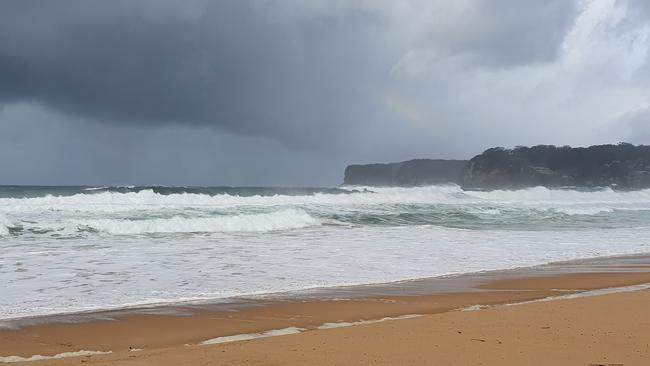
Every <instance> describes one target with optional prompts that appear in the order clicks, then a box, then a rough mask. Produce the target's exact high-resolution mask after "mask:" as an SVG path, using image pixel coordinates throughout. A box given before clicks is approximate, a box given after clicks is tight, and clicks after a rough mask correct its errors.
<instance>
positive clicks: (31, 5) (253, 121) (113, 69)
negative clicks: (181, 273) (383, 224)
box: [0, 0, 571, 150]
mask: <svg viewBox="0 0 650 366" xmlns="http://www.w3.org/2000/svg"><path fill="white" fill-rule="evenodd" d="M560 3H562V4H570V2H566V1H554V2H535V3H534V4H527V5H524V6H522V5H520V4H521V2H519V1H505V2H504V1H500V2H498V3H494V4H492V3H490V4H489V5H488V3H487V2H480V1H479V2H477V4H478V5H476V6H471V7H470V8H468V9H466V10H464V11H463V12H462V13H461V14H460V15H459V16H460V18H459V19H452V21H451V24H452V25H453V26H450V27H446V28H442V29H435V28H434V29H432V30H431V31H430V32H429V35H430V37H429V38H430V40H429V42H433V47H437V46H438V45H439V46H440V47H444V48H448V49H449V50H450V51H449V52H453V53H456V52H461V53H462V52H468V53H473V54H477V55H482V56H481V57H485V58H487V59H489V61H488V62H490V63H503V64H506V65H507V64H509V63H513V62H519V63H523V62H532V61H535V60H546V59H548V58H551V57H552V53H553V50H554V49H555V48H556V47H557V45H558V41H559V40H560V39H561V36H562V33H563V32H564V31H565V28H566V23H567V19H569V18H570V14H571V11H569V10H567V9H570V8H571V6H568V5H564V6H560V5H559V4H560ZM288 9H290V7H288V6H287V4H286V2H284V1H248V0H244V1H217V2H210V1H190V2H187V3H186V2H183V3H174V2H168V1H165V2H157V1H136V2H133V1H111V2H105V1H69V0H68V1H57V2H51V1H29V0H28V1H9V2H3V3H2V5H0V10H1V11H0V14H1V15H0V44H2V46H1V47H0V97H2V98H3V99H4V100H31V101H36V102H40V103H43V104H45V105H48V106H50V107H53V108H55V109H58V110H60V111H63V112H65V113H70V114H74V115H78V116H83V117H86V118H92V119H96V120H102V121H108V122H122V123H129V124H150V125H159V124H167V123H180V124H183V123H190V124H198V125H209V126H216V127H219V128H222V129H225V130H227V131H231V132H236V133H240V134H244V135H251V136H264V137H271V138H274V139H276V140H278V141H281V142H283V143H287V144H289V145H293V146H303V147H310V148H317V149H318V148H323V149H330V150H331V149H335V148H339V147H341V146H345V145H346V144H350V143H353V141H354V138H352V137H351V136H358V135H359V134H360V133H362V131H363V130H364V129H366V128H368V127H371V126H373V122H374V121H369V119H370V118H371V117H374V115H373V113H372V112H369V110H372V109H375V110H377V109H379V110H381V108H382V106H381V105H379V104H377V102H376V95H375V94H374V93H375V92H376V91H377V90H382V89H390V88H391V84H390V83H391V82H392V81H391V80H390V78H389V71H390V68H391V67H392V65H393V63H394V62H395V61H396V60H397V59H398V58H399V56H400V53H402V52H404V51H405V50H406V49H408V47H409V44H410V43H411V42H413V41H412V40H410V39H404V40H403V42H404V44H403V45H392V46H390V47H387V44H385V43H382V42H383V38H385V37H388V36H390V29H389V28H388V27H387V22H388V21H387V20H386V19H385V17H384V18H382V17H381V15H380V14H379V13H378V12H377V11H376V9H373V6H366V7H364V6H354V5H350V4H346V6H341V7H339V8H337V9H338V10H336V11H331V10H329V11H322V9H324V8H323V7H322V5H321V7H317V6H314V9H315V10H314V11H312V12H303V13H300V12H288ZM319 9H320V10H319ZM279 12H280V13H279ZM282 12H284V13H282ZM305 14H307V15H305ZM535 14H537V15H540V16H538V17H534V16H533V15H535ZM398 21H404V19H398ZM448 23H449V22H448Z"/></svg>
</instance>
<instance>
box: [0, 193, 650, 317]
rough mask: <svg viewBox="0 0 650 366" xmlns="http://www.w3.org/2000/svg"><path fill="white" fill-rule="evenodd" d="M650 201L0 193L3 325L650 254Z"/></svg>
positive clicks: (597, 196) (557, 196) (608, 196)
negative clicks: (95, 311)
mask: <svg viewBox="0 0 650 366" xmlns="http://www.w3.org/2000/svg"><path fill="white" fill-rule="evenodd" d="M649 229H650V190H641V191H629V192H619V191H614V190H612V189H609V188H604V189H597V190H589V191H586V190H575V189H547V188H542V187H536V188H529V189H523V190H515V191H490V192H482V191H464V190H463V189H461V188H460V187H458V186H453V185H450V186H431V187H418V188H375V187H344V188H323V189H321V188H233V187H210V188H200V187H19V186H4V187H0V319H8V318H16V317H24V316H34V315H45V314H56V313H62V312H74V311H83V310H93V309H109V308H119V307H123V306H131V305H137V304H149V303H159V302H175V301H185V300H196V299H215V298H224V297H231V296H238V295H250V294H260V293H269V292H277V291H287V290H299V289H307V288H313V287H324V286H337V285H350V284H364V283H376V282H387V281H395V280H403V279H410V278H421V277H429V276H437V275H445V274H452V273H464V272H474V271H481V270H492V269H505V268H512V267H519V266H529V265H537V264H543V263H547V262H551V261H558V260H569V259H577V258H585V257H594V256H603V255H617V254H632V253H643V252H650V230H649Z"/></svg>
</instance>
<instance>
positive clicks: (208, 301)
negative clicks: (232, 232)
mask: <svg viewBox="0 0 650 366" xmlns="http://www.w3.org/2000/svg"><path fill="white" fill-rule="evenodd" d="M639 269H643V270H647V271H650V252H647V253H632V254H622V255H608V256H595V257H587V258H579V259H570V260H562V261H552V262H548V263H543V264H539V265H533V266H517V267H512V268H504V269H490V270H482V271H476V272H466V273H451V274H444V275H437V276H431V277H422V278H410V279H401V280H395V281H388V282H377V283H362V284H352V285H348V284H343V285H335V286H317V287H310V288H304V289H297V290H287V291H273V292H260V293H252V294H243V295H234V296H226V297H209V298H205V299H191V300H178V301H174V300H171V301H162V302H151V303H148V302H147V303H142V304H133V305H131V304H127V305H122V306H120V305H118V306H114V307H113V306H111V307H107V308H98V309H87V310H80V311H70V312H53V313H48V314H39V315H26V316H18V317H12V318H0V330H2V329H13V328H21V327H23V326H31V325H37V324H48V323H58V322H80V321H93V320H101V319H105V318H113V317H121V316H124V315H130V314H158V315H186V314H188V313H193V312H197V311H203V310H220V309H222V308H225V309H239V308H245V307H248V306H256V305H258V304H264V303H273V302H277V301H303V300H331V299H338V298H339V297H345V298H358V297H371V296H387V295H391V296H413V295H424V294H434V293H444V292H471V291H480V290H481V288H480V283H482V282H488V281H493V280H495V279H499V280H501V279H505V278H509V277H538V276H539V277H545V276H551V275H554V274H566V273H592V272H597V271H600V270H602V271H603V272H613V273H618V272H635V271H637V270H639Z"/></svg>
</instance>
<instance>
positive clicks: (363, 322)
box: [316, 314, 422, 329]
mask: <svg viewBox="0 0 650 366" xmlns="http://www.w3.org/2000/svg"><path fill="white" fill-rule="evenodd" d="M420 316H422V315H420V314H407V315H401V316H397V317H385V318H381V319H373V320H359V321H355V322H334V323H323V324H321V325H319V326H318V327H317V328H316V329H332V328H344V327H353V326H355V325H366V324H374V323H382V322H385V321H391V320H403V319H412V318H418V317H420Z"/></svg>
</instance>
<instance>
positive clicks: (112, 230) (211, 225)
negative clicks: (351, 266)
mask: <svg viewBox="0 0 650 366" xmlns="http://www.w3.org/2000/svg"><path fill="white" fill-rule="evenodd" d="M318 225H320V221H319V220H318V219H315V218H313V217H311V216H310V215H309V214H308V213H307V212H305V211H303V210H295V209H287V210H281V211H275V212H271V213H261V214H250V215H233V216H218V217H195V218H186V217H179V216H174V217H171V218H164V219H162V218H158V219H145V220H117V219H97V220H84V221H79V222H77V226H78V227H85V228H86V229H90V230H96V231H100V232H105V233H108V234H113V235H129V234H131V235H133V234H155V233H216V232H265V231H278V230H289V229H301V228H306V227H310V226H318Z"/></svg>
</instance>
